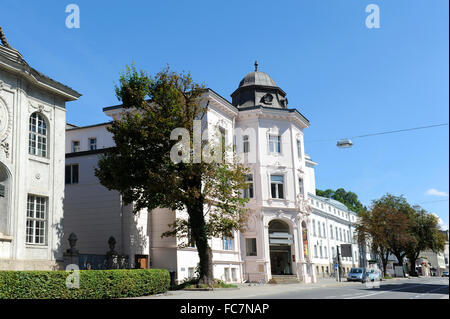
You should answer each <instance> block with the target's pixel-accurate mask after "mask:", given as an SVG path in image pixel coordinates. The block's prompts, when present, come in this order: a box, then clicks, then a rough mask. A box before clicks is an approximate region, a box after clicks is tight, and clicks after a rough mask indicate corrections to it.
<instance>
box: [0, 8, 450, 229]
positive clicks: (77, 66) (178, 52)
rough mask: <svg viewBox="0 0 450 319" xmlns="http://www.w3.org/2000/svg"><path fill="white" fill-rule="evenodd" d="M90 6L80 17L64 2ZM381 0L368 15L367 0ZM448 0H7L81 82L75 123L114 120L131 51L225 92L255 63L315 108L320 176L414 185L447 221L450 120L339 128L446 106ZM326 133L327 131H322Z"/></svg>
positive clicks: (422, 116) (9, 31)
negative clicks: (368, 22) (110, 109)
mask: <svg viewBox="0 0 450 319" xmlns="http://www.w3.org/2000/svg"><path fill="white" fill-rule="evenodd" d="M69 3H76V4H77V5H78V6H79V8H80V18H81V21H80V22H81V23H80V28H79V29H68V28H66V26H65V20H66V17H67V15H68V14H67V13H65V7H66V5H67V4H69ZM371 3H374V4H377V5H378V6H379V8H380V28H379V29H368V28H367V27H366V26H365V19H366V16H367V15H368V14H367V13H366V12H365V8H366V6H367V5H368V4H371ZM448 12H449V8H448V1H447V0H421V1H418V0H414V1H413V0H407V1H402V0H396V1H387V0H383V1H381V0H371V1H363V0H321V1H316V0H302V1H264V0H259V1H220V2H219V1H211V0H209V1H196V0H191V1H180V0H177V1H175V0H165V1H126V2H125V1H121V2H118V1H117V2H112V1H73V2H70V1H60V0H58V1H24V0H22V1H20V2H19V1H8V3H6V4H3V5H2V8H1V10H0V21H1V26H2V27H3V29H4V31H5V32H6V35H7V38H8V40H9V42H10V44H11V45H12V46H13V47H15V48H16V49H18V50H19V51H20V52H21V53H22V55H23V56H24V58H25V59H26V60H27V62H28V63H29V64H31V65H32V66H33V67H35V68H36V69H38V70H39V71H41V72H43V73H44V74H46V75H48V76H50V77H52V78H54V79H56V80H58V81H61V82H63V83H65V84H67V85H69V86H71V87H72V88H74V89H76V90H77V91H79V92H80V93H82V94H83V96H82V97H81V98H80V99H79V101H76V102H71V103H69V104H68V107H67V111H68V112H67V119H68V121H69V122H70V123H73V124H76V125H88V124H94V123H99V122H104V121H107V120H108V118H107V117H106V116H105V115H104V114H103V113H102V108H103V107H105V106H109V105H115V104H117V99H116V97H115V95H114V84H115V83H117V79H118V77H119V74H120V72H121V71H123V69H124V67H125V65H126V64H130V63H132V62H135V64H136V66H137V67H138V68H141V69H144V70H146V71H147V72H148V73H150V74H152V73H155V72H157V71H159V70H160V69H161V68H162V67H163V66H165V64H166V63H168V64H169V65H170V66H171V67H172V68H173V69H175V70H177V71H181V70H187V71H191V73H192V75H193V77H194V79H195V80H197V81H199V82H204V83H205V84H207V86H208V87H211V88H212V89H214V90H215V91H216V92H218V93H219V94H221V95H222V96H224V97H226V98H228V99H230V100H231V98H230V97H229V95H230V94H231V93H232V92H233V91H234V90H235V89H236V87H237V85H238V83H239V81H240V80H241V79H242V78H243V77H244V76H245V74H246V73H248V72H250V71H252V70H253V63H254V61H255V59H257V60H258V62H259V66H260V67H259V69H260V70H261V71H264V72H267V73H268V74H270V75H271V76H272V77H273V79H274V80H275V81H276V83H277V84H278V85H279V86H280V87H281V88H282V89H283V90H285V91H286V92H287V94H288V95H287V97H288V99H289V107H291V108H293V107H296V108H298V110H299V111H300V112H301V113H302V114H304V115H305V116H306V117H307V118H308V119H309V120H310V122H311V127H310V128H308V129H306V130H305V144H306V145H305V147H306V151H307V153H309V154H310V155H311V157H312V158H313V160H315V161H317V162H318V163H319V165H318V166H317V168H316V182H317V187H318V188H321V189H325V188H333V189H336V188H339V187H344V188H345V189H347V190H352V191H354V192H356V193H357V194H358V195H359V197H360V199H361V200H362V202H363V203H364V204H366V205H367V204H370V201H371V200H372V199H375V198H379V197H380V196H382V195H383V194H385V193H386V192H390V193H392V194H396V195H400V194H403V195H405V196H406V198H407V199H408V201H409V202H410V203H413V204H414V203H421V205H422V206H423V207H424V208H426V209H427V210H429V211H431V212H434V213H436V214H438V215H439V216H440V217H441V218H442V220H443V222H444V223H445V224H447V225H448V211H449V210H448V207H449V203H448V192H449V178H448V175H449V172H448V168H449V134H448V126H444V127H438V128H432V129H427V130H418V131H411V132H404V133H397V134H390V135H381V136H374V137H367V138H361V139H355V140H354V143H355V145H354V147H353V148H350V149H338V148H337V147H336V146H335V140H337V139H338V138H341V137H349V136H355V135H362V134H366V133H373V132H380V131H385V130H394V129H402V128H409V127H416V126H424V125H431V124H438V123H447V122H448V119H449V90H448V87H449V83H448V82H449V73H448V72H449V65H448V61H449V42H448V36H449V34H448V23H449V16H448ZM321 140H328V141H321Z"/></svg>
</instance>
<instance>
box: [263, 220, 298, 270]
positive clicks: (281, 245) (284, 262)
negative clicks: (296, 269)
mask: <svg viewBox="0 0 450 319" xmlns="http://www.w3.org/2000/svg"><path fill="white" fill-rule="evenodd" d="M292 239H293V236H292V234H291V233H290V230H289V225H288V224H287V223H285V222H283V221H281V220H272V221H271V222H269V251H270V268H271V271H272V275H292V257H291V256H292V253H291V246H292V244H293V240H292Z"/></svg>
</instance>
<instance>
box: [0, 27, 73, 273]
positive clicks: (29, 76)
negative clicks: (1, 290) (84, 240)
mask: <svg viewBox="0 0 450 319" xmlns="http://www.w3.org/2000/svg"><path fill="white" fill-rule="evenodd" d="M0 40H1V45H0V270H5V269H17V270H21V269H22V270H23V269H33V270H34V269H54V268H55V267H57V261H58V260H61V257H62V254H61V245H60V239H61V232H62V219H63V197H64V143H65V139H64V133H65V122H66V109H65V103H66V102H67V101H73V100H76V99H78V98H79V97H80V94H79V93H77V92H76V91H74V90H72V89H71V88H69V87H67V86H65V85H63V84H61V83H59V82H56V81H54V80H52V79H50V78H48V77H46V76H45V75H43V74H42V73H40V72H38V71H36V70H35V69H33V68H32V67H31V66H29V65H28V64H27V63H26V62H25V60H24V59H23V58H22V55H21V54H20V53H19V52H18V51H17V50H15V49H13V48H12V47H11V46H10V45H9V44H8V42H7V41H6V38H5V35H4V33H3V31H2V29H1V28H0Z"/></svg>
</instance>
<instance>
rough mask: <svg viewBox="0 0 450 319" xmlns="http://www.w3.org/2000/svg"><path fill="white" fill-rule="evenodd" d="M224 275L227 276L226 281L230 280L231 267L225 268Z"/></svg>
mask: <svg viewBox="0 0 450 319" xmlns="http://www.w3.org/2000/svg"><path fill="white" fill-rule="evenodd" d="M224 277H225V281H230V268H225V269H224Z"/></svg>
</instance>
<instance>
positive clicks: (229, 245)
mask: <svg viewBox="0 0 450 319" xmlns="http://www.w3.org/2000/svg"><path fill="white" fill-rule="evenodd" d="M222 244H223V245H222V247H223V250H234V240H233V238H232V237H224V238H223V239H222Z"/></svg>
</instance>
